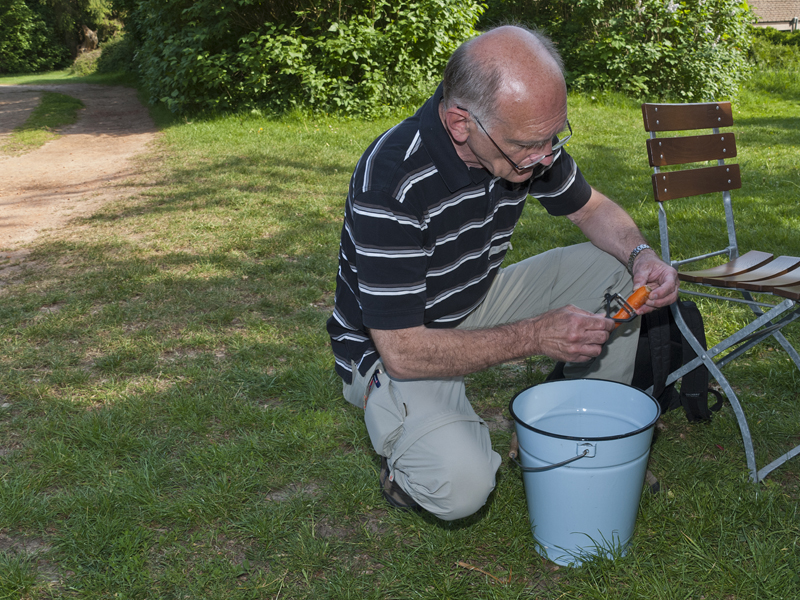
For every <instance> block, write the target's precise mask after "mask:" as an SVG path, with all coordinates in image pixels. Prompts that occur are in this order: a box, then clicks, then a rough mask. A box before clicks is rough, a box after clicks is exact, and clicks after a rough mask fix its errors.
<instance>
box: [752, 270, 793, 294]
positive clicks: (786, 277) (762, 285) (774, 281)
mask: <svg viewBox="0 0 800 600" xmlns="http://www.w3.org/2000/svg"><path fill="white" fill-rule="evenodd" d="M795 285H800V269H794V270H793V271H789V272H788V273H785V274H783V275H777V276H775V277H768V278H766V279H759V280H757V281H743V282H740V283H739V284H738V285H737V286H736V287H739V288H742V289H745V290H750V291H751V292H762V293H769V292H770V290H771V289H772V288H776V287H792V286H795Z"/></svg>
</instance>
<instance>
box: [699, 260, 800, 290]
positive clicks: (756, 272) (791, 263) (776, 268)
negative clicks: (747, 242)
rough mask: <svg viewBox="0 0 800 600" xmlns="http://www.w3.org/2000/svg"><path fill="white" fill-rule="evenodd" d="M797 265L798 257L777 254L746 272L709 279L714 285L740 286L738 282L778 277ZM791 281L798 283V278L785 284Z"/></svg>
mask: <svg viewBox="0 0 800 600" xmlns="http://www.w3.org/2000/svg"><path fill="white" fill-rule="evenodd" d="M798 265H800V258H795V257H794V256H779V257H778V258H776V259H775V260H772V261H770V262H768V263H767V264H765V265H763V266H761V267H758V268H757V269H753V270H752V271H748V272H747V273H738V274H736V275H726V276H724V277H717V278H711V279H710V280H709V281H711V280H713V282H714V283H715V284H716V285H724V286H725V287H740V285H739V284H740V283H750V282H758V281H760V280H770V279H774V278H776V277H780V276H782V275H784V274H786V273H788V272H789V271H791V270H792V269H794V268H795V267H797V266H798ZM793 283H800V280H798V281H796V282H792V281H791V280H789V281H787V282H786V285H793ZM779 285H780V284H779Z"/></svg>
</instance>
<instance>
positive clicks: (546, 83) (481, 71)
mask: <svg viewBox="0 0 800 600" xmlns="http://www.w3.org/2000/svg"><path fill="white" fill-rule="evenodd" d="M560 97H563V99H564V101H566V85H565V83H564V76H563V63H562V61H561V57H560V56H559V54H558V51H557V50H556V48H555V46H554V45H553V42H552V41H551V40H550V39H549V38H548V37H547V36H545V35H544V34H542V33H541V32H538V31H534V30H529V29H525V28H523V27H517V26H512V25H507V26H503V27H498V28H496V29H492V30H490V31H488V32H486V33H484V34H482V35H480V36H478V37H476V38H473V39H472V40H469V41H468V42H465V43H464V44H462V45H461V46H460V47H459V48H458V49H457V50H456V51H455V52H454V53H453V56H451V57H450V60H449V61H448V63H447V67H446V69H445V73H444V107H445V109H447V108H450V107H452V106H455V105H462V106H466V107H468V108H469V109H470V110H471V111H472V112H473V113H475V114H476V115H477V116H478V118H480V119H481V121H483V122H486V123H487V124H490V123H494V122H496V121H497V119H501V118H502V115H501V114H500V113H501V112H502V111H501V110H500V109H501V108H503V107H506V106H509V105H510V106H513V105H515V104H516V105H520V104H526V105H531V106H535V105H540V104H541V103H543V102H544V103H552V102H553V101H554V99H556V98H560Z"/></svg>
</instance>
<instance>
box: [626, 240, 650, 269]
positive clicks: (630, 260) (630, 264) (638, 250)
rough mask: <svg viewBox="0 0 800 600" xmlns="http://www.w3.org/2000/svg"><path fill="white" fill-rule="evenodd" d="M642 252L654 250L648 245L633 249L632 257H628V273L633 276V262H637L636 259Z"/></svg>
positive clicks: (640, 245)
mask: <svg viewBox="0 0 800 600" xmlns="http://www.w3.org/2000/svg"><path fill="white" fill-rule="evenodd" d="M642 250H652V248H651V247H650V246H648V245H647V244H639V245H638V246H636V248H634V249H633V251H632V252H631V255H630V256H629V257H628V273H630V274H631V275H633V261H635V260H636V257H637V256H639V254H640V253H641V252H642Z"/></svg>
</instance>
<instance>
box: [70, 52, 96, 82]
mask: <svg viewBox="0 0 800 600" xmlns="http://www.w3.org/2000/svg"><path fill="white" fill-rule="evenodd" d="M101 52H102V51H101V50H92V51H91V52H84V53H82V54H79V55H78V56H77V58H76V59H75V60H74V61H73V62H72V66H71V67H70V68H69V74H70V75H76V76H78V77H85V76H86V75H91V74H92V73H94V72H95V71H96V70H97V61H98V59H99V58H100V54H101Z"/></svg>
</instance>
